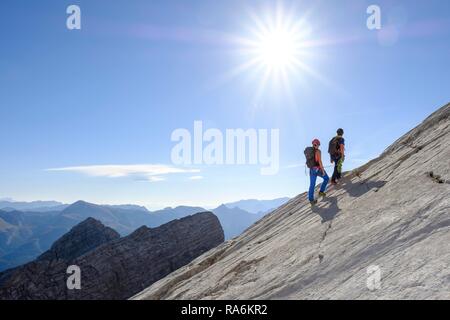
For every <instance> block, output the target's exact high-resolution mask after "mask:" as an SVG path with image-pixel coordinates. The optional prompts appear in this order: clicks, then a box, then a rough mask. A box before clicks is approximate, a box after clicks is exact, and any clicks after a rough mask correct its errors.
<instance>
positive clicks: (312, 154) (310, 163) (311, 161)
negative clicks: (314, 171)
mask: <svg viewBox="0 0 450 320" xmlns="http://www.w3.org/2000/svg"><path fill="white" fill-rule="evenodd" d="M304 153H305V157H306V166H307V167H308V168H310V169H311V168H313V167H316V166H317V165H318V164H317V162H316V151H315V150H314V148H313V147H307V148H306V149H305V151H304Z"/></svg>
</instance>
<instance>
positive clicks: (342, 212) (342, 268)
mask: <svg viewBox="0 0 450 320" xmlns="http://www.w3.org/2000/svg"><path fill="white" fill-rule="evenodd" d="M449 159H450V104H448V105H446V106H444V107H442V108H441V109H439V110H438V111H437V112H435V113H434V114H432V115H431V116H430V117H429V118H427V119H426V120H425V121H424V122H423V123H422V124H421V125H419V126H418V127H416V128H415V129H413V130H411V131H410V132H409V133H407V134H406V135H404V136H403V137H402V138H400V139H399V140H397V141H396V142H395V143H394V144H393V145H392V146H390V147H389V148H388V149H386V151H385V152H384V153H383V154H381V155H380V156H379V157H378V158H376V159H374V160H372V161H370V162H369V163H367V164H366V165H364V166H362V167H360V168H358V169H356V170H353V171H352V172H348V173H346V174H345V176H344V178H343V183H342V185H341V186H340V187H336V188H334V189H333V188H332V189H330V190H329V192H328V196H327V198H326V199H324V200H323V201H321V202H320V203H319V204H318V206H316V207H313V208H312V207H311V206H310V205H309V203H308V201H307V196H306V194H301V195H299V196H297V197H296V198H294V199H291V200H290V201H289V202H288V203H287V204H285V205H283V206H281V207H280V208H278V209H277V210H275V211H274V212H272V213H271V214H269V215H267V216H265V217H264V218H263V219H261V220H260V221H258V222H257V223H255V224H254V225H253V226H252V227H250V228H249V229H247V231H246V232H244V233H243V234H242V235H240V236H239V237H237V238H235V239H233V240H230V241H227V242H225V243H223V244H222V245H220V246H219V247H217V248H216V249H214V250H211V251H209V252H207V253H206V254H204V255H202V256H201V257H199V258H197V259H196V260H194V261H193V262H191V263H190V264H188V265H186V266H185V267H183V268H180V269H178V270H177V271H175V272H173V273H171V274H170V275H168V276H167V277H165V278H163V279H161V280H160V281H158V282H156V283H154V284H153V285H152V286H150V287H149V288H147V289H145V290H143V291H142V292H140V293H139V294H137V295H135V296H134V297H133V298H134V299H450V265H449V264H450V214H449V213H450V160H449ZM373 270H379V271H380V273H379V276H380V277H379V278H378V279H379V281H376V285H372V284H373V282H371V281H372V280H373V279H374V278H373V276H374V273H372V271H373Z"/></svg>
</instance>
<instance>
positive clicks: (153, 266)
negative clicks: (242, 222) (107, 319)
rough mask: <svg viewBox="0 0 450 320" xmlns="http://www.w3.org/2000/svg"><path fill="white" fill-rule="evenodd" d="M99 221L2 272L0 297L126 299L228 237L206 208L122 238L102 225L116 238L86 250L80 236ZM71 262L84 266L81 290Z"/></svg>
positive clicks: (89, 222)
mask: <svg viewBox="0 0 450 320" xmlns="http://www.w3.org/2000/svg"><path fill="white" fill-rule="evenodd" d="M99 224H100V222H98V221H96V220H94V219H92V218H89V219H88V220H87V221H85V222H83V223H82V224H81V225H78V226H76V227H75V228H74V229H72V231H71V233H72V237H71V236H70V234H68V235H66V236H64V237H62V238H61V239H60V240H58V241H57V242H56V243H55V244H54V246H53V247H52V248H51V249H50V250H49V252H47V253H45V254H43V255H42V256H41V257H40V258H39V259H37V260H36V261H34V262H31V263H28V264H26V265H24V266H22V267H18V268H16V269H12V270H8V271H6V272H4V273H0V299H126V298H129V297H131V296H132V295H133V294H136V293H138V292H139V291H141V290H143V289H144V288H146V287H148V286H149V285H151V284H152V283H153V282H155V281H157V280H159V279H161V278H162V277H164V276H166V275H168V274H169V273H171V272H172V271H174V270H176V269H178V268H180V267H182V266H184V265H186V264H187V263H189V262H190V261H192V260H193V259H194V258H196V257H198V256H199V255H201V254H203V253H205V252H207V251H208V250H210V249H211V248H214V247H215V246H217V245H219V244H220V243H222V242H223V241H224V234H223V229H222V227H221V226H220V223H219V220H218V219H217V217H216V216H215V215H214V214H212V213H210V212H203V213H198V214H195V215H193V216H189V217H185V218H183V219H180V220H174V221H172V222H169V223H167V224H164V225H162V226H160V227H158V228H154V229H151V228H148V227H145V226H144V227H141V228H139V229H137V230H136V231H134V232H133V233H131V234H130V235H128V236H126V237H123V238H120V239H117V233H115V232H113V231H112V230H111V229H109V228H107V227H103V228H104V232H103V235H102V239H109V238H114V239H115V240H114V239H113V240H111V241H109V242H106V243H104V244H102V245H99V246H97V247H96V248H95V249H92V250H90V251H88V252H87V253H84V254H82V252H83V251H84V249H85V248H87V247H88V246H89V243H88V242H86V239H85V238H83V237H82V236H81V235H83V234H84V235H85V236H86V237H87V238H88V239H91V238H92V237H93V235H92V234H91V233H90V232H91V231H92V230H95V229H96V228H98V227H99ZM75 236H76V239H77V243H79V244H80V248H81V247H82V248H84V249H80V248H77V247H76V246H75V245H74V241H73V240H74V237H75ZM99 242H101V241H99ZM91 243H92V242H91ZM79 254H81V255H79ZM63 257H64V258H63ZM70 265H76V266H78V267H79V268H80V270H81V289H80V290H76V289H75V290H69V289H67V285H66V282H67V278H68V276H69V275H68V274H67V273H66V270H67V268H68V266H70Z"/></svg>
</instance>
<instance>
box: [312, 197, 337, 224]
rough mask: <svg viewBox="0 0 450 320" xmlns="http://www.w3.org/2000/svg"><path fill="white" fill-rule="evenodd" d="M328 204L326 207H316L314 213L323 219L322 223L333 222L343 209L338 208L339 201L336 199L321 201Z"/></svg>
mask: <svg viewBox="0 0 450 320" xmlns="http://www.w3.org/2000/svg"><path fill="white" fill-rule="evenodd" d="M322 203H325V204H328V205H326V206H314V207H312V212H314V213H316V214H318V215H319V216H320V217H321V218H322V223H325V222H327V221H331V220H333V219H334V217H335V216H336V215H337V214H338V212H339V211H341V209H339V207H338V203H337V199H336V198H335V197H332V198H326V199H324V200H322V201H321V204H322Z"/></svg>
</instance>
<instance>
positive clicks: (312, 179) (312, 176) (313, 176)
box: [308, 169, 317, 201]
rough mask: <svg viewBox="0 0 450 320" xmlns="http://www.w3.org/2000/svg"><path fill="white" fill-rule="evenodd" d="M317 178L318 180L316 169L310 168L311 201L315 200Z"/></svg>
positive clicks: (309, 194)
mask: <svg viewBox="0 0 450 320" xmlns="http://www.w3.org/2000/svg"><path fill="white" fill-rule="evenodd" d="M316 180H317V172H316V170H314V169H310V170H309V192H308V199H309V201H313V200H314V188H315V187H316Z"/></svg>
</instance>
